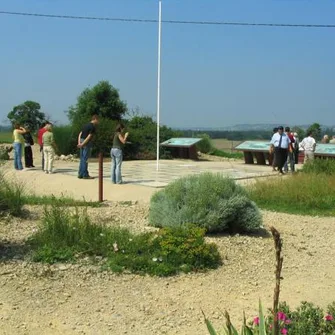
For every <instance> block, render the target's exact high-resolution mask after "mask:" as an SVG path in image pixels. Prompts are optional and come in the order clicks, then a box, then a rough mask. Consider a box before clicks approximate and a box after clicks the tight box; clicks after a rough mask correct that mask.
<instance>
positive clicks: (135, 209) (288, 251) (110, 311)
mask: <svg viewBox="0 0 335 335" xmlns="http://www.w3.org/2000/svg"><path fill="white" fill-rule="evenodd" d="M65 177H66V176H65ZM40 178H42V176H41V177H40ZM72 179H73V178H72ZM67 182H69V180H66V179H64V183H67ZM75 182H76V180H75ZM74 185H75V188H76V187H79V186H78V185H79V184H78V185H77V184H74ZM57 187H58V189H61V187H60V185H59V184H58V185H54V184H49V189H50V188H52V189H56V188H57ZM140 189H143V192H144V193H143V194H140V193H139V192H140V191H139V190H140ZM140 189H137V188H136V189H135V188H133V189H132V192H138V194H137V198H140V199H141V200H142V201H140V202H138V203H133V204H132V205H129V204H125V203H124V204H120V203H116V202H110V203H109V205H108V206H106V207H103V208H96V209H94V208H93V209H89V213H90V215H91V216H92V217H93V218H95V219H97V220H98V221H99V220H100V221H101V219H102V220H103V221H104V222H107V223H108V224H110V225H122V226H127V227H129V228H130V229H132V230H133V231H146V230H148V229H150V228H148V226H147V225H148V222H147V216H148V200H149V198H150V194H145V192H146V191H145V190H144V189H145V188H144V187H142V188H140ZM42 193H43V192H42ZM134 198H136V197H134ZM130 200H132V199H130ZM27 210H28V211H29V213H30V214H29V216H28V217H27V218H26V219H9V220H8V219H2V220H1V221H0V257H1V258H0V333H1V334H15V335H16V334H18V335H20V334H33V335H35V334H138V335H150V334H171V335H172V334H186V335H188V334H189V335H191V334H192V335H200V334H201V335H202V334H206V328H205V325H204V321H203V317H202V313H201V310H203V311H204V312H205V314H206V315H208V317H209V318H210V319H211V320H212V321H213V323H214V324H215V325H216V326H220V325H223V324H224V318H223V315H222V313H221V312H220V310H222V311H224V310H225V309H227V310H229V311H230V313H231V316H232V319H233V320H234V321H235V322H238V323H239V322H240V320H241V317H242V312H243V310H245V312H246V315H247V316H249V317H250V318H251V317H253V316H254V315H256V313H257V308H258V299H259V298H261V300H262V302H263V305H264V306H265V307H270V306H271V301H272V295H273V287H274V273H273V272H274V251H273V241H272V238H268V237H264V236H263V237H259V236H258V237H247V236H234V237H229V236H217V237H210V238H208V239H209V240H211V241H213V242H215V243H217V245H218V247H219V250H220V252H221V254H222V257H223V259H224V265H223V266H222V267H220V268H219V269H217V270H215V271H209V272H207V273H199V274H189V275H180V276H176V277H171V278H156V277H149V276H137V275H115V274H113V273H109V272H101V271H100V268H99V267H97V266H92V265H84V264H74V265H67V264H65V265H64V264H58V265H53V266H48V265H42V264H36V263H31V262H30V261H29V258H27V256H22V255H20V253H19V251H20V247H19V246H20V244H22V243H24V241H25V239H26V238H27V237H28V236H29V235H30V234H31V233H32V232H33V230H34V229H36V228H37V227H38V222H39V220H40V216H41V208H39V207H28V208H27ZM263 215H264V225H265V227H267V228H268V227H269V226H271V225H273V226H275V227H276V228H277V229H278V230H279V231H280V232H281V234H282V238H283V240H284V266H283V278H284V280H283V281H282V292H281V300H286V301H287V302H288V303H289V304H290V305H292V306H296V305H298V304H299V302H300V301H302V300H307V301H311V302H314V303H316V304H318V305H320V306H322V307H326V305H327V304H328V303H331V302H332V301H333V300H335V298H334V297H335V285H334V281H335V267H334V259H335V251H334V247H333V246H334V244H335V218H322V217H304V216H297V215H288V214H279V213H271V212H263ZM16 251H17V252H16ZM15 255H16V256H15Z"/></svg>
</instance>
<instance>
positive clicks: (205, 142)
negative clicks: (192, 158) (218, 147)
mask: <svg viewBox="0 0 335 335" xmlns="http://www.w3.org/2000/svg"><path fill="white" fill-rule="evenodd" d="M198 137H201V138H202V140H201V141H200V142H198V143H197V150H198V151H200V152H202V153H204V154H208V153H209V152H211V151H212V150H213V145H212V141H211V138H210V136H209V135H208V134H202V135H198Z"/></svg>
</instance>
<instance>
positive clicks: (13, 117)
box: [7, 100, 45, 131]
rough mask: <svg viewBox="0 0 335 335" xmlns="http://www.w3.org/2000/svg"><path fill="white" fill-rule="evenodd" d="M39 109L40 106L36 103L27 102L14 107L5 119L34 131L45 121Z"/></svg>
mask: <svg viewBox="0 0 335 335" xmlns="http://www.w3.org/2000/svg"><path fill="white" fill-rule="evenodd" d="M40 109H41V105H40V104H39V103H38V102H35V101H30V100H28V101H26V102H24V103H23V104H21V105H17V106H15V107H14V108H13V110H12V111H11V112H9V113H8V115H7V118H8V119H9V120H10V122H11V123H19V124H21V125H24V124H28V125H29V127H30V130H31V131H36V130H37V129H38V128H39V126H40V125H41V123H42V122H43V120H45V114H44V113H43V112H41V110H40Z"/></svg>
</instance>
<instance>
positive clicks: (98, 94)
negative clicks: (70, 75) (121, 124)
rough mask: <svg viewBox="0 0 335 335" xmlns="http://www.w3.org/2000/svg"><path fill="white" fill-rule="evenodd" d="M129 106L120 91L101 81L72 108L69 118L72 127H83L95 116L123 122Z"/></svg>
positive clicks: (84, 92)
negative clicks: (121, 97) (121, 96)
mask: <svg viewBox="0 0 335 335" xmlns="http://www.w3.org/2000/svg"><path fill="white" fill-rule="evenodd" d="M126 111H127V105H126V103H125V102H124V101H122V100H121V99H120V95H119V92H118V90H117V89H116V88H115V87H113V86H112V85H111V84H110V83H109V82H108V81H100V82H99V83H98V84H96V85H95V86H93V87H92V88H86V89H85V90H84V91H83V92H82V93H81V94H80V95H79V97H78V99H77V104H76V105H75V106H71V107H70V109H69V111H68V117H69V120H70V122H71V124H72V125H78V124H79V125H82V124H84V123H86V122H87V121H88V120H90V118H91V116H92V115H94V114H97V115H99V116H100V117H101V118H105V119H110V120H121V119H122V117H123V116H124V114H125V113H126Z"/></svg>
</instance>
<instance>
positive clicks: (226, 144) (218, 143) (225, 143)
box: [212, 138, 243, 152]
mask: <svg viewBox="0 0 335 335" xmlns="http://www.w3.org/2000/svg"><path fill="white" fill-rule="evenodd" d="M241 142H243V141H229V140H226V139H224V138H217V139H213V140H212V143H213V145H214V147H215V148H216V149H219V150H222V151H226V152H236V151H235V150H234V148H235V147H236V146H237V145H239V144H240V143H241Z"/></svg>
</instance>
